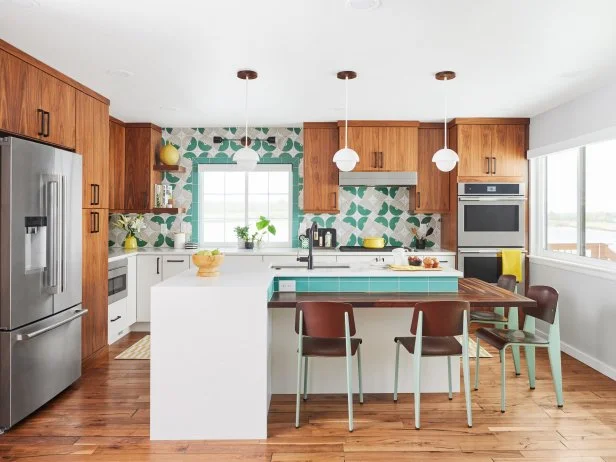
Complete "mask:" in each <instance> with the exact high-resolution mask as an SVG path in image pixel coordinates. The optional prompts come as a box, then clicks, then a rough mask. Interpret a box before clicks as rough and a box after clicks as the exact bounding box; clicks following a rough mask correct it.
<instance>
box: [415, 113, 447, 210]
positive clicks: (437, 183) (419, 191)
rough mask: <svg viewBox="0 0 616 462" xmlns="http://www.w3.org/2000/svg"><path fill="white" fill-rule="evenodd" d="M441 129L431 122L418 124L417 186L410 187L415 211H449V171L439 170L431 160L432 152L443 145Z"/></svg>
mask: <svg viewBox="0 0 616 462" xmlns="http://www.w3.org/2000/svg"><path fill="white" fill-rule="evenodd" d="M443 130H444V129H443V127H442V126H441V127H440V128H439V127H436V126H434V125H432V124H426V125H425V126H423V124H422V125H420V126H419V148H418V166H417V186H416V187H415V188H411V193H413V191H414V192H415V200H414V207H413V211H415V212H421V213H443V212H449V172H441V171H440V170H439V169H438V168H436V165H435V164H434V162H432V156H433V155H434V153H435V152H436V151H438V150H439V149H441V148H442V147H443ZM411 204H413V201H411Z"/></svg>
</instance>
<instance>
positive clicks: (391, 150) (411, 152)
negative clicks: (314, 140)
mask: <svg viewBox="0 0 616 462" xmlns="http://www.w3.org/2000/svg"><path fill="white" fill-rule="evenodd" d="M418 127H419V123H418V122H400V121H391V122H390V121H349V128H348V136H349V139H348V146H349V147H350V148H352V149H354V150H355V151H356V152H357V154H358V155H359V163H358V164H357V166H356V167H355V169H354V171H356V172H374V171H377V172H378V171H381V172H414V171H417V137H418ZM338 130H339V147H344V144H345V135H344V132H345V128H344V121H340V122H338Z"/></svg>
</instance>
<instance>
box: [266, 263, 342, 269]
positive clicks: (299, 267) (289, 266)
mask: <svg viewBox="0 0 616 462" xmlns="http://www.w3.org/2000/svg"><path fill="white" fill-rule="evenodd" d="M350 267H351V266H350V265H314V266H313V267H312V268H313V269H324V268H334V269H335V268H337V269H349V268H350ZM271 268H272V269H275V270H281V269H305V270H307V269H308V266H307V265H306V264H303V265H272V266H271Z"/></svg>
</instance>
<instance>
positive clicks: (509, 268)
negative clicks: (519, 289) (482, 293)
mask: <svg viewBox="0 0 616 462" xmlns="http://www.w3.org/2000/svg"><path fill="white" fill-rule="evenodd" d="M501 253H502V256H503V274H511V275H513V276H515V279H516V281H517V282H520V281H521V280H522V251H521V250H519V249H502V250H501Z"/></svg>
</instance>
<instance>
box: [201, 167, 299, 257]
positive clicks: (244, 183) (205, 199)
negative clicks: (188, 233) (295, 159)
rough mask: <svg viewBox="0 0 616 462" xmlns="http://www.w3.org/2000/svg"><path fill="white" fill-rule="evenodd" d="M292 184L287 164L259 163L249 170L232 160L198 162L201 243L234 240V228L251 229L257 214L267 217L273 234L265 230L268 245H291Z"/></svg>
mask: <svg viewBox="0 0 616 462" xmlns="http://www.w3.org/2000/svg"><path fill="white" fill-rule="evenodd" d="M292 185H293V177H292V170H291V166H290V165H269V164H266V165H264V164H260V165H257V168H256V169H255V170H254V171H252V172H240V171H237V167H236V166H235V165H234V164H228V165H200V166H199V242H200V243H201V244H202V245H205V246H231V245H235V244H236V243H237V237H236V235H235V232H234V229H235V228H236V227H237V226H240V227H241V226H248V227H249V228H250V231H251V232H255V231H256V228H255V224H256V222H257V221H259V217H261V216H265V217H267V218H269V219H270V220H271V222H272V224H273V225H274V226H275V227H276V234H275V235H272V234H269V233H266V234H265V235H264V237H263V242H266V243H268V245H270V246H278V247H290V246H291V223H292V203H293V196H292Z"/></svg>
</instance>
